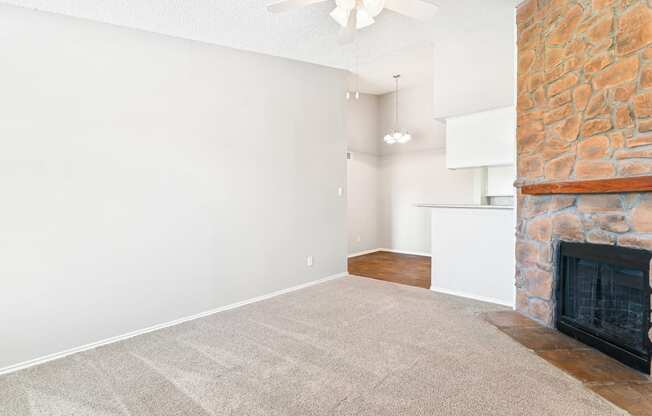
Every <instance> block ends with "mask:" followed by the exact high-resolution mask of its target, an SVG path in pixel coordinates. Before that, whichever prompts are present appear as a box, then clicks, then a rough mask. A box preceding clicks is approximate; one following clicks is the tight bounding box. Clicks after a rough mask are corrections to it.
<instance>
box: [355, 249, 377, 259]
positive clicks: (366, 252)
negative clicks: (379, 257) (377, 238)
mask: <svg viewBox="0 0 652 416" xmlns="http://www.w3.org/2000/svg"><path fill="white" fill-rule="evenodd" d="M378 251H380V249H379V248H374V249H372V250H365V251H358V252H357V253H353V254H349V258H350V259H351V258H353V257H359V256H364V255H365V254H371V253H376V252H378Z"/></svg>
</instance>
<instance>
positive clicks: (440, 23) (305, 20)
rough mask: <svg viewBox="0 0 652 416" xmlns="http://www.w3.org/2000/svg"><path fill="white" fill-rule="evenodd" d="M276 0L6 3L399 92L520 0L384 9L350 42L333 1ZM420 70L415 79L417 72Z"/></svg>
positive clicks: (456, 0)
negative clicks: (459, 38)
mask: <svg viewBox="0 0 652 416" xmlns="http://www.w3.org/2000/svg"><path fill="white" fill-rule="evenodd" d="M272 1H273V0H190V1H189V0H137V1H133V0H112V1H107V0H2V2H4V3H8V4H13V5H17V6H22V7H28V8H34V9H38V10H42V11H48V12H54V13H61V14H65V15H69V16H75V17H80V18H85V19H90V20H96V21H100V22H105V23H111V24H115V25H119V26H125V27H130V28H136V29H142V30H146V31H151V32H156V33H161V34H166V35H170V36H176V37H182V38H187V39H193V40H198V41H203V42H208V43H213V44H217V45H221V46H227V47H231V48H236V49H243V50H248V51H253V52H260V53H265V54H269V55H275V56H280V57H285V58H290V59H296V60H300V61H305V62H311V63H315V64H319V65H325V66H330V67H335V68H341V69H348V70H352V69H353V68H354V67H355V60H356V59H355V56H356V55H357V56H358V60H359V62H360V72H361V73H362V76H363V83H364V86H363V90H365V92H370V93H384V92H388V91H389V90H391V88H392V85H393V81H392V79H391V74H392V73H394V72H402V73H404V74H405V75H406V76H405V77H404V79H405V81H406V82H407V83H408V85H409V83H410V79H411V78H412V81H415V80H416V79H417V78H419V77H423V76H425V73H426V72H428V71H425V70H424V69H423V66H424V65H425V64H423V63H420V59H421V58H422V57H424V56H427V55H428V50H429V49H430V48H431V46H432V44H434V43H435V42H438V41H441V40H443V39H446V38H448V37H455V36H456V34H459V33H461V32H465V31H480V30H491V24H488V23H487V22H490V21H491V18H490V17H491V16H492V15H499V14H503V15H504V14H505V12H506V10H509V9H513V8H514V6H515V5H516V4H517V3H518V0H426V1H429V2H432V3H434V4H437V5H438V6H439V7H440V9H439V12H438V13H437V16H436V17H435V18H434V19H433V20H432V21H430V22H420V21H416V20H413V19H409V18H407V17H404V16H401V15H398V14H395V13H393V12H390V11H383V13H381V15H380V16H378V19H377V22H376V24H374V25H373V26H371V27H369V28H366V29H364V30H362V31H360V32H359V35H358V38H357V39H358V40H357V42H356V43H355V44H352V45H349V46H344V47H343V46H340V45H338V43H337V33H338V30H339V26H338V25H337V23H335V22H334V21H333V20H332V19H331V18H330V17H329V16H328V14H329V12H330V11H331V9H332V8H333V1H328V2H325V3H321V4H316V5H312V6H309V7H306V8H304V9H302V10H298V11H293V12H288V13H285V14H280V15H273V14H270V13H268V12H267V10H266V8H265V6H266V4H267V3H268V2H272ZM410 74H413V76H410Z"/></svg>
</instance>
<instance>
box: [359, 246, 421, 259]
mask: <svg viewBox="0 0 652 416" xmlns="http://www.w3.org/2000/svg"><path fill="white" fill-rule="evenodd" d="M379 251H387V252H389V253H396V254H409V255H411V256H423V257H432V254H430V253H422V252H419V251H405V250H394V249H391V248H374V249H372V250H365V251H359V252H357V253H353V254H349V258H353V257H359V256H364V255H365V254H371V253H377V252H379Z"/></svg>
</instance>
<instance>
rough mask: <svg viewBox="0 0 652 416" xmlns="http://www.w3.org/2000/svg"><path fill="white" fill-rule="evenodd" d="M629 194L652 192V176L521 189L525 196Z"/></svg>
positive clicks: (547, 184) (570, 182)
mask: <svg viewBox="0 0 652 416" xmlns="http://www.w3.org/2000/svg"><path fill="white" fill-rule="evenodd" d="M628 192H652V176H634V177H630V178H614V179H595V180H585V181H583V180H577V181H569V182H549V183H539V184H535V185H523V186H522V187H521V193H523V194H525V195H553V194H614V193H628Z"/></svg>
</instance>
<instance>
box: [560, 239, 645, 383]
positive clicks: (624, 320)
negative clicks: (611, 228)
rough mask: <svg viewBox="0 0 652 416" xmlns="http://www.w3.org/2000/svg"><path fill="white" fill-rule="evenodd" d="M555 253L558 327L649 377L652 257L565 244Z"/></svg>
mask: <svg viewBox="0 0 652 416" xmlns="http://www.w3.org/2000/svg"><path fill="white" fill-rule="evenodd" d="M557 252H558V255H559V257H558V267H557V269H558V270H557V276H558V284H557V313H556V325H557V328H558V329H559V330H560V331H561V332H564V333H566V334H568V335H570V336H573V337H575V338H577V339H578V340H580V341H582V342H583V343H585V344H587V345H590V346H592V347H594V348H596V349H598V350H600V351H602V352H604V353H606V354H607V355H610V356H611V357H613V358H615V359H617V360H619V361H620V362H622V363H624V364H626V365H628V366H630V367H633V368H635V369H637V370H639V371H642V372H645V373H647V374H650V359H651V353H652V345H651V344H652V343H651V341H650V338H649V335H648V332H649V330H650V294H651V289H650V277H649V275H650V259H651V258H652V253H650V252H648V251H645V250H637V249H631V248H624V247H617V246H607V245H597V244H585V243H567V242H560V243H559V245H558V251H557Z"/></svg>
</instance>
